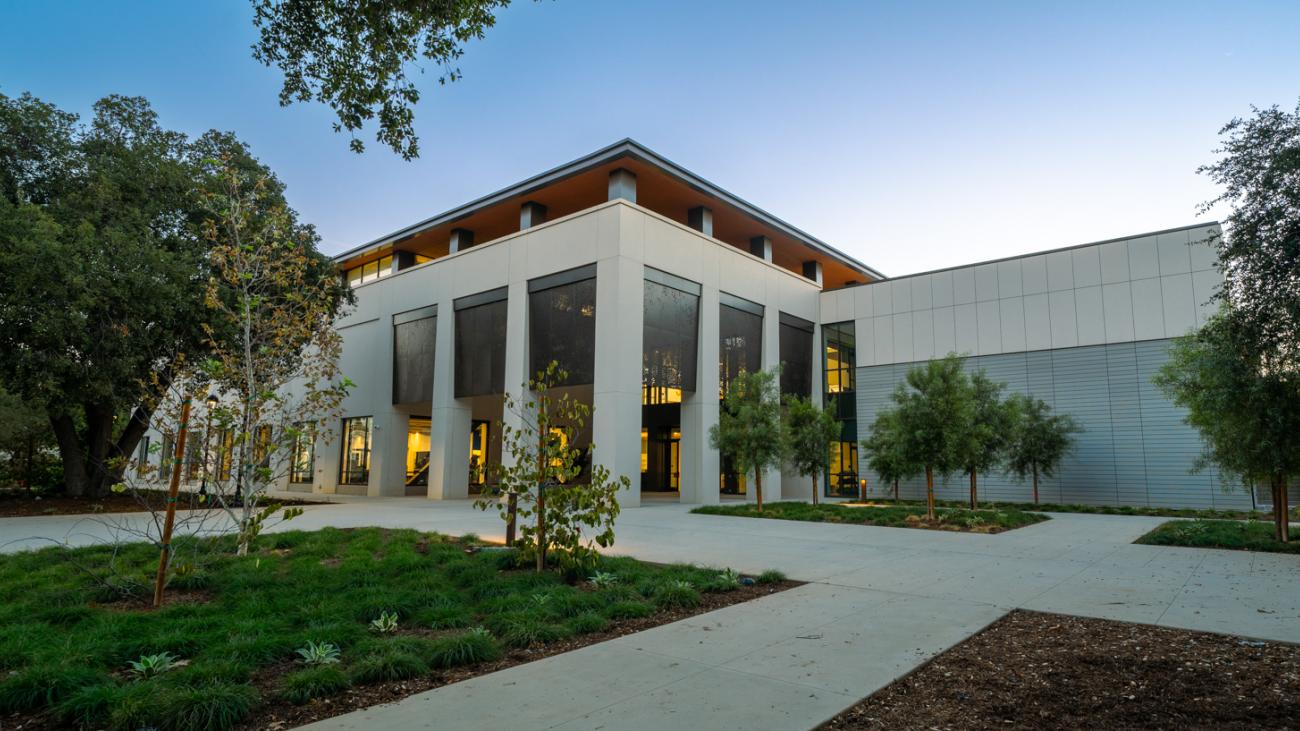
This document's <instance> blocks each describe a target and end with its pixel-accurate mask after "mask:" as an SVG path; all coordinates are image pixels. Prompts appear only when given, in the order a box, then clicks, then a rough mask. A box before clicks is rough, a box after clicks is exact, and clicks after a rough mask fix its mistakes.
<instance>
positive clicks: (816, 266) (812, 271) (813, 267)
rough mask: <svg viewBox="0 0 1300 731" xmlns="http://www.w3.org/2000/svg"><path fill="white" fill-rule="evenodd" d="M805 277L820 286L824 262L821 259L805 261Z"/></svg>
mask: <svg viewBox="0 0 1300 731" xmlns="http://www.w3.org/2000/svg"><path fill="white" fill-rule="evenodd" d="M803 275H804V277H806V278H808V279H811V280H812V281H814V282H816V283H817V285H818V286H821V283H822V263H821V262H819V261H815V260H814V261H806V262H804V263H803Z"/></svg>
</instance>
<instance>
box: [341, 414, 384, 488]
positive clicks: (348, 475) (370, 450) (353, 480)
mask: <svg viewBox="0 0 1300 731" xmlns="http://www.w3.org/2000/svg"><path fill="white" fill-rule="evenodd" d="M363 421H364V422H365V425H366V426H365V429H366V432H365V434H366V444H365V447H364V448H363V449H362V454H364V455H365V465H366V466H365V467H364V468H361V469H356V470H352V469H349V467H348V443H349V441H351V440H350V437H351V430H350V426H351V425H352V424H353V423H356V422H363ZM374 439H375V419H374V417H373V416H345V417H343V439H342V442H343V444H342V445H341V447H342V450H341V452H340V454H339V484H340V485H369V484H370V459H371V457H372V456H373V455H374V446H375V445H374ZM354 473H355V474H354ZM357 475H360V476H359V477H358V476H357Z"/></svg>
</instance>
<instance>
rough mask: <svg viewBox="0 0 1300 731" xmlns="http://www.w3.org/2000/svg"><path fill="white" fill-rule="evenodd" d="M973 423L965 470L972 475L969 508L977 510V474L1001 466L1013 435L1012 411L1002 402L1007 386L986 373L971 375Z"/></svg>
mask: <svg viewBox="0 0 1300 731" xmlns="http://www.w3.org/2000/svg"><path fill="white" fill-rule="evenodd" d="M970 386H971V399H972V406H973V408H972V409H971V420H970V422H969V423H968V424H967V425H966V442H965V444H964V445H963V447H962V469H964V470H965V471H966V474H967V475H969V476H970V508H971V510H974V509H975V508H977V507H978V490H977V487H976V482H977V478H976V475H977V474H978V473H980V472H989V471H991V470H994V469H996V468H997V467H998V465H1000V464H1002V461H1003V459H1004V458H1005V456H1006V448H1007V442H1008V441H1009V439H1010V436H1011V424H1012V419H1011V409H1010V407H1009V406H1008V405H1007V402H1006V401H1004V400H1003V399H1002V389H1003V388H1005V386H1006V384H1002V383H996V382H994V381H992V380H989V377H988V376H987V375H986V374H985V373H984V371H982V370H980V371H976V372H974V373H972V374H971V376H970Z"/></svg>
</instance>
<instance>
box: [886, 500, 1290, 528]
mask: <svg viewBox="0 0 1300 731" xmlns="http://www.w3.org/2000/svg"><path fill="white" fill-rule="evenodd" d="M873 504H879V505H924V504H925V503H924V502H922V501H919V500H899V501H894V500H890V499H888V498H886V499H883V500H874V501H873ZM937 504H938V505H939V506H940V507H946V508H959V507H962V506H964V505H966V501H965V500H940V501H939V502H938V503H937ZM979 505H980V507H981V508H983V509H986V510H1005V509H1008V508H1010V509H1015V510H1036V511H1042V512H1045V513H1089V514H1096V515H1144V516H1150V517H1156V518H1205V519H1208V520H1272V519H1273V515H1272V513H1268V512H1262V511H1259V510H1215V509H1212V508H1159V507H1148V506H1143V505H1081V504H1077V503H1074V504H1071V503H1016V502H1001V501H995V500H981V501H980V503H979ZM1291 520H1292V522H1295V521H1300V506H1297V507H1295V508H1292V509H1291Z"/></svg>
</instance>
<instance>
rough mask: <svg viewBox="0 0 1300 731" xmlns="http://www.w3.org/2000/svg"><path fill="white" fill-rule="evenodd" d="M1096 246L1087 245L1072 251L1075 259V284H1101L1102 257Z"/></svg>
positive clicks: (1092, 285)
mask: <svg viewBox="0 0 1300 731" xmlns="http://www.w3.org/2000/svg"><path fill="white" fill-rule="evenodd" d="M1098 248H1099V247H1096V246H1085V247H1083V248H1081V249H1075V250H1074V251H1071V252H1070V257H1071V258H1072V259H1073V260H1074V286H1075V288H1076V289H1077V288H1079V287H1095V286H1097V285H1098V284H1101V257H1100V254H1099V252H1098Z"/></svg>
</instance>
